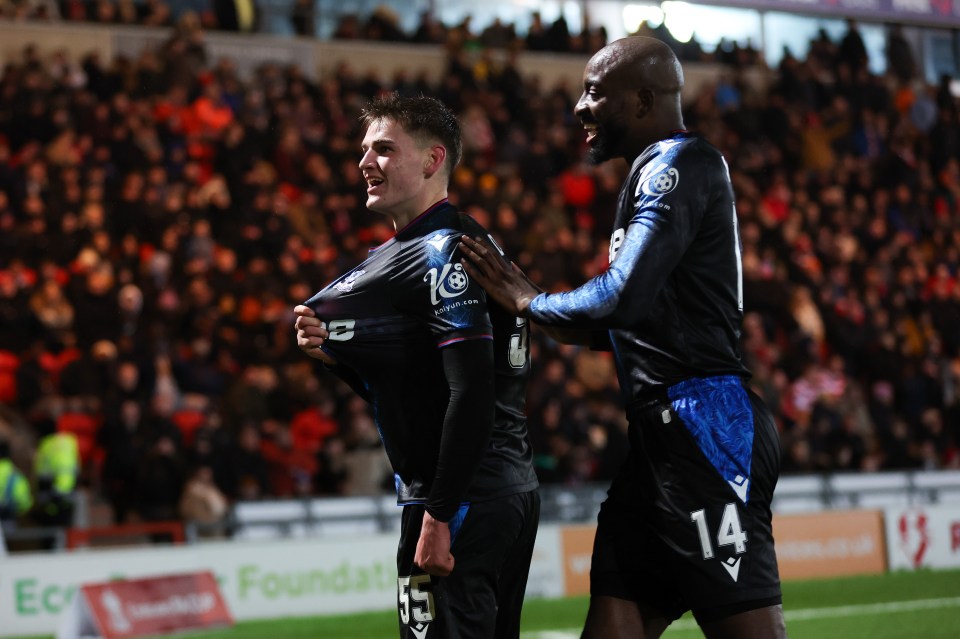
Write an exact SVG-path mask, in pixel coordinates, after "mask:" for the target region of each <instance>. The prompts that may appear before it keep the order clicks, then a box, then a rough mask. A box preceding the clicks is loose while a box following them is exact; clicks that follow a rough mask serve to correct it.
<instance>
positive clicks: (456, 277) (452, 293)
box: [423, 264, 470, 306]
mask: <svg viewBox="0 0 960 639" xmlns="http://www.w3.org/2000/svg"><path fill="white" fill-rule="evenodd" d="M423 281H424V282H429V283H430V301H431V302H432V303H433V305H434V306H436V305H437V304H439V303H440V302H441V301H443V300H448V299H450V298H453V297H459V296H461V295H463V294H464V293H465V292H466V291H467V287H468V286H469V285H470V278H468V277H467V273H466V271H464V270H463V266H462V265H460V264H444V265H443V269H441V270H440V271H439V272H438V271H437V269H436V268H432V269H430V270H429V271H427V274H426V275H424V276H423Z"/></svg>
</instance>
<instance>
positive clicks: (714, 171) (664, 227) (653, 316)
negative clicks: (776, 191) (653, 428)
mask: <svg viewBox="0 0 960 639" xmlns="http://www.w3.org/2000/svg"><path fill="white" fill-rule="evenodd" d="M742 281H743V280H742V274H741V266H740V237H739V234H738V230H737V215H736V210H735V207H734V195H733V187H732V185H731V183H730V175H729V172H728V170H727V164H726V162H725V161H724V159H723V156H722V155H721V154H720V152H719V151H718V150H717V149H716V148H714V147H713V146H712V145H711V144H710V143H708V142H707V141H706V140H704V139H703V138H701V137H699V136H697V135H694V134H691V133H687V132H680V133H676V134H675V135H674V136H673V137H671V138H669V139H666V140H662V141H660V142H657V143H655V144H652V145H651V146H649V147H647V149H646V150H645V151H644V152H643V153H642V154H641V155H640V156H639V157H638V158H637V159H636V161H634V163H633V166H632V167H631V170H630V176H629V178H628V179H627V180H626V181H625V183H624V186H623V188H622V189H621V191H620V199H619V203H618V207H617V216H616V220H615V223H614V230H613V234H612V235H611V237H610V265H609V268H608V269H607V270H606V271H605V272H604V273H602V274H601V275H599V276H597V277H595V278H594V279H592V280H591V281H589V282H588V283H587V284H585V285H584V286H582V287H580V288H578V289H577V290H575V291H570V292H566V293H556V294H549V295H547V294H544V295H540V296H538V297H537V298H536V299H534V300H533V302H532V303H531V304H530V316H531V318H532V319H533V320H534V321H537V322H540V323H542V324H546V325H549V326H575V327H581V328H591V329H610V330H609V336H610V341H611V342H612V346H613V349H614V351H615V353H616V358H617V361H618V364H619V366H620V373H621V376H620V382H621V387H622V390H623V393H624V395H625V400H626V402H627V403H628V404H629V403H631V402H632V401H635V400H636V399H638V398H641V397H643V396H644V395H646V394H649V393H651V392H652V391H657V390H659V389H663V388H665V387H669V386H672V385H674V384H676V383H678V382H681V381H683V380H686V379H690V378H693V377H712V376H717V375H737V376H746V375H747V370H746V369H745V368H744V366H743V363H742V362H741V356H740V347H739V340H740V327H741V323H742V319H743V293H742V291H743V285H742Z"/></svg>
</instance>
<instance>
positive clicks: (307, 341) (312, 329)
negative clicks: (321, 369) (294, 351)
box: [293, 304, 337, 366]
mask: <svg viewBox="0 0 960 639" xmlns="http://www.w3.org/2000/svg"><path fill="white" fill-rule="evenodd" d="M293 312H294V314H296V316H297V319H296V321H295V322H294V327H295V328H296V329H297V346H298V347H300V350H301V351H303V352H304V353H306V354H307V355H309V356H310V357H313V358H316V359H319V360H320V361H322V362H323V363H324V364H326V365H328V366H336V364H337V360H335V359H334V358H333V357H331V356H330V355H328V354H327V353H325V352H323V349H321V348H320V347H321V346H323V343H324V342H325V341H326V340H327V338H328V337H330V333H329V332H328V331H327V325H326V324H325V323H324V322H323V321H321V320H320V318H319V317H317V314H316V313H314V312H313V309H311V308H310V307H309V306H304V305H303V304H300V305H298V306H296V307H295V308H294V309H293Z"/></svg>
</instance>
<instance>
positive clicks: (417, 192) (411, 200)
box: [360, 119, 429, 225]
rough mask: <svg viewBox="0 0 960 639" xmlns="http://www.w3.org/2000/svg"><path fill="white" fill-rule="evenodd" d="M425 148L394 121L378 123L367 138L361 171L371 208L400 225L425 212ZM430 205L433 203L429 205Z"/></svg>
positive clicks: (426, 153)
mask: <svg viewBox="0 0 960 639" xmlns="http://www.w3.org/2000/svg"><path fill="white" fill-rule="evenodd" d="M428 157H429V148H423V147H421V146H420V145H419V144H417V141H416V140H415V139H414V138H413V137H412V136H410V135H409V134H407V133H406V132H405V131H404V130H403V127H401V126H400V125H399V124H397V123H396V122H394V121H393V120H388V119H383V120H376V121H375V122H373V123H372V124H370V126H369V127H368V128H367V133H366V135H365V136H364V138H363V158H361V160H360V170H361V171H362V172H363V179H364V180H365V181H366V183H367V208H368V209H370V210H371V211H377V212H378V213H383V214H385V215H390V216H391V217H393V218H394V220H397V221H398V225H399V224H402V223H404V222H405V221H406V220H409V219H412V217H413V216H416V215H419V214H420V213H422V212H423V206H424V205H423V203H422V192H423V187H424V180H425V176H424V162H425V161H426V160H427V159H428ZM428 204H429V203H428Z"/></svg>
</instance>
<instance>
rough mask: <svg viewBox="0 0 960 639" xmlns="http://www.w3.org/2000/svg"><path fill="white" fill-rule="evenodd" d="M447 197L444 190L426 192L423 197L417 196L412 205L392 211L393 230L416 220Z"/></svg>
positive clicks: (395, 230) (397, 229)
mask: <svg viewBox="0 0 960 639" xmlns="http://www.w3.org/2000/svg"><path fill="white" fill-rule="evenodd" d="M445 199H447V192H446V191H443V192H442V193H433V192H431V193H429V194H425V195H424V196H423V197H419V198H416V201H414V202H411V205H410V206H407V207H404V208H403V209H402V210H399V211H394V212H392V213H391V215H390V217H392V218H393V230H394V232H397V231H399V230H400V229H402V228H403V227H405V226H406V225H407V224H409V223H410V222H412V221H414V220H415V219H417V218H418V217H420V216H421V215H423V214H424V213H425V212H426V211H428V210H430V209H431V208H432V207H433V206H434V205H436V204H437V202H441V201H443V200H445Z"/></svg>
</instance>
